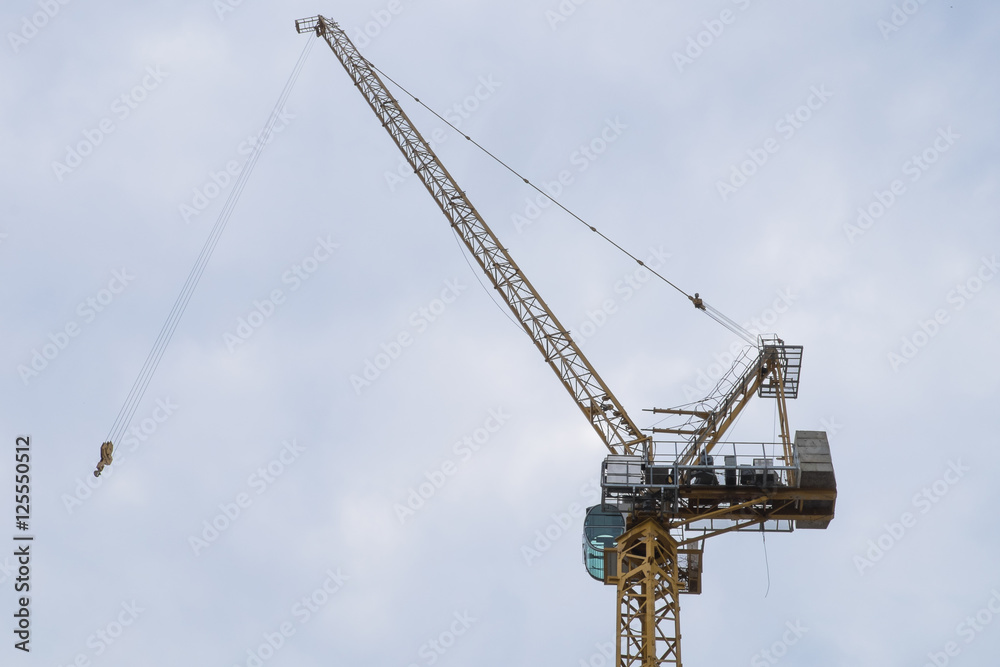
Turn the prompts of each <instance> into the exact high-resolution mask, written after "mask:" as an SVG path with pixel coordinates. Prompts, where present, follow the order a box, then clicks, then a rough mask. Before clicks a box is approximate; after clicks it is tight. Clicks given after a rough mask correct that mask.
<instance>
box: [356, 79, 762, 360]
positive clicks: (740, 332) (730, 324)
mask: <svg viewBox="0 0 1000 667" xmlns="http://www.w3.org/2000/svg"><path fill="white" fill-rule="evenodd" d="M365 62H367V63H368V65H369V66H371V68H372V69H374V70H375V71H376V72H378V73H379V74H381V75H382V76H383V77H385V78H386V80H387V81H389V82H390V83H392V84H393V85H394V86H396V87H397V88H399V89H400V90H401V91H403V93H405V94H406V95H409V96H410V97H411V98H412V99H413V101H414V102H416V103H417V104H419V105H420V106H422V107H423V108H424V109H426V110H427V111H429V112H430V113H431V114H433V115H434V116H435V117H437V118H438V120H440V121H441V122H443V123H444V124H446V125H447V126H448V127H450V128H451V129H453V130H455V132H458V134H459V135H461V136H463V137H465V140H466V141H469V142H471V143H472V145H473V146H475V147H476V148H478V149H479V150H481V151H482V152H483V153H485V154H486V155H488V156H489V157H491V158H492V159H493V160H494V161H495V162H496V163H497V164H499V165H500V166H502V167H503V168H504V169H506V170H507V171H509V172H510V173H512V174H514V176H517V177H518V178H519V179H521V180H522V181H524V183H525V184H527V185H528V186H529V187H531V188H532V189H533V190H535V192H537V193H538V194H540V195H542V196H543V197H545V198H546V199H548V200H549V201H550V202H552V203H553V204H555V205H556V206H557V207H558V208H560V209H562V210H563V211H565V212H566V213H568V214H569V215H570V217H572V218H573V219H574V220H576V221H577V222H579V223H580V224H582V225H583V226H585V227H586V228H587V229H589V230H590V231H592V232H594V233H595V234H597V235H598V236H600V237H601V238H602V239H604V240H605V241H606V242H608V243H610V244H611V245H613V246H614V247H615V248H617V249H618V250H619V251H620V252H622V253H624V254H625V255H627V256H628V257H629V258H630V259H632V260H633V261H634V262H635V263H636V264H638V265H639V266H641V267H644V268H645V269H646V270H647V271H649V272H650V273H652V274H653V275H654V276H656V277H657V278H659V279H660V280H662V281H663V282H665V283H666V284H667V285H670V286H671V287H673V288H674V289H675V290H677V291H678V292H680V293H681V294H683V295H684V296H686V297H687V298H688V299H689V300H690V301H691V303H693V304H694V306H695V308H697V309H698V310H701V311H702V312H704V313H705V314H706V315H708V316H709V317H711V318H712V319H713V320H715V321H716V322H718V323H719V324H721V325H722V326H724V327H725V328H727V329H729V330H730V331H731V332H733V333H735V334H736V335H737V336H739V337H740V338H742V339H743V340H745V341H747V342H749V343H750V344H751V345H755V344H756V342H757V340H756V338H755V337H754V336H753V334H751V333H750V332H749V331H747V330H746V329H744V328H743V327H742V326H740V325H739V324H738V323H737V322H736V321H734V320H732V319H730V318H728V317H726V316H725V315H723V314H722V313H721V312H720V311H719V310H718V309H716V308H712V307H711V306H709V305H708V304H706V303H705V302H704V300H703V299H701V298H700V297H699V296H698V294H697V293H695V294H694V296H692V295H690V294H688V293H687V292H685V291H684V290H683V289H681V288H680V287H678V286H677V285H675V284H674V283H673V282H671V281H670V280H668V279H667V278H665V277H664V276H663V275H661V274H660V273H659V272H657V271H656V270H655V269H653V268H651V267H649V266H647V265H646V264H645V263H644V262H643V261H642V260H641V259H639V258H638V257H636V256H635V255H633V254H632V253H631V252H629V251H628V250H626V249H625V248H623V247H622V246H620V245H619V244H618V243H617V242H615V241H614V240H612V239H611V238H610V237H609V236H607V235H606V234H604V232H602V231H600V230H599V229H597V227H595V226H594V225H591V224H590V223H589V222H587V221H586V220H584V219H583V218H581V217H580V216H578V215H577V214H576V213H574V212H573V211H571V210H569V209H568V208H566V207H565V206H563V205H562V203H560V202H559V201H558V200H556V199H555V198H554V197H552V196H551V195H550V194H549V193H548V192H546V191H544V190H542V189H541V188H539V187H538V186H537V185H535V184H534V183H532V182H531V181H529V180H528V179H527V178H525V177H524V176H522V175H521V174H520V173H519V172H518V171H517V170H515V169H514V168H513V167H511V166H510V165H508V164H507V163H506V162H504V161H503V160H501V159H500V158H499V157H497V156H496V155H494V154H493V153H491V152H490V151H489V150H488V149H486V148H485V147H484V146H483V145H482V144H480V143H479V142H477V141H476V140H475V139H473V138H472V137H470V136H469V135H467V134H465V133H464V132H462V131H461V130H459V129H458V128H457V127H456V126H455V125H453V124H452V123H451V121H449V120H448V119H447V118H445V117H444V116H442V115H441V114H439V113H438V112H437V111H435V110H434V109H432V108H430V107H429V106H427V105H426V104H425V103H423V102H421V101H420V98H419V97H417V96H416V95H414V94H413V93H411V92H410V91H409V90H407V89H406V88H405V87H403V86H402V85H401V84H400V83H398V82H397V81H396V80H395V79H393V78H392V77H391V76H389V75H388V74H386V73H385V72H383V71H382V70H381V69H379V68H378V67H376V66H375V65H374V64H373V63H372V62H371V61H370V60H367V59H365Z"/></svg>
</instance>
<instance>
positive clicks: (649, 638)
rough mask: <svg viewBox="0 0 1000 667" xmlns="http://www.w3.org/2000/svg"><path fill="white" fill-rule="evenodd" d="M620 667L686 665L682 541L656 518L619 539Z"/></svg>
mask: <svg viewBox="0 0 1000 667" xmlns="http://www.w3.org/2000/svg"><path fill="white" fill-rule="evenodd" d="M617 552H618V553H617V556H618V569H617V584H618V613H617V624H618V650H617V658H616V660H617V663H616V664H617V665H618V667H658V666H659V665H677V666H678V667H679V665H680V664H681V621H680V604H679V595H680V581H679V576H678V569H677V541H676V540H674V538H673V537H671V536H670V532H669V531H668V530H667V529H666V528H665V527H664V526H663V524H662V523H661V522H660V521H659V520H658V519H655V518H649V519H646V520H644V521H642V522H641V523H639V524H638V525H636V526H634V527H633V528H631V529H629V530H628V531H626V532H624V533H622V535H621V536H620V537H619V538H618V549H617Z"/></svg>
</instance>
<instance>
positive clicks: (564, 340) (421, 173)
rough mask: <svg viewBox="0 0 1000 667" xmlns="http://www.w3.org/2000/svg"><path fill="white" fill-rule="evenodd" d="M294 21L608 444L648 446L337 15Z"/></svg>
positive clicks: (635, 449) (619, 450)
mask: <svg viewBox="0 0 1000 667" xmlns="http://www.w3.org/2000/svg"><path fill="white" fill-rule="evenodd" d="M296 28H297V29H298V31H299V32H310V31H315V32H316V34H317V35H319V36H321V37H323V38H324V39H325V40H326V42H327V44H328V45H329V46H330V48H331V49H332V50H333V52H334V54H336V56H337V59H338V60H340V62H341V64H342V65H343V66H344V69H345V70H347V73H348V75H350V77H351V80H352V81H353V82H354V85H355V86H357V88H358V90H359V91H361V94H362V95H363V96H364V98H365V100H366V101H367V102H368V104H369V106H371V108H372V111H374V112H375V115H376V116H378V119H379V120H380V121H381V123H382V126H383V127H384V128H385V129H386V131H387V132H388V133H389V135H390V136H391V137H392V139H393V141H394V142H395V143H396V146H398V147H399V150H400V151H401V152H402V153H403V155H404V157H405V158H406V161H407V162H408V163H409V164H410V166H411V167H412V168H413V171H414V172H415V173H416V174H417V176H418V177H419V178H420V181H421V182H422V183H423V184H424V186H425V187H426V188H427V191H428V192H430V194H431V196H432V197H433V198H434V201H436V202H437V204H438V206H440V208H441V211H442V212H443V213H444V214H445V216H446V217H447V218H448V220H449V222H450V223H451V226H452V228H453V229H454V230H455V231H456V233H457V234H458V235H459V237H460V238H461V240H462V242H463V243H464V244H465V246H466V247H467V248H468V249H469V252H471V253H472V255H473V257H475V259H476V262H477V263H478V264H479V266H480V267H481V268H482V269H483V271H484V272H485V273H486V275H487V276H488V277H489V280H490V282H492V283H493V286H494V288H495V289H496V290H497V292H498V293H499V294H500V296H501V298H502V299H503V300H504V302H505V303H506V304H507V305H508V306H509V307H510V309H511V311H512V312H513V313H514V316H515V317H516V318H517V320H518V322H520V324H521V326H522V327H524V330H525V331H526V332H527V333H528V335H529V336H530V337H531V340H532V341H533V342H534V343H535V345H536V346H537V347H538V349H539V350H540V351H541V353H542V355H543V357H544V358H545V361H546V362H548V364H549V366H550V367H551V368H552V370H553V371H555V373H556V375H557V376H559V379H560V381H561V382H562V383H563V385H564V386H565V387H566V389H567V391H569V393H570V395H571V396H572V397H573V399H574V401H575V402H576V404H577V405H578V406H579V407H580V409H581V410H582V411H583V413H584V415H586V417H587V419H588V421H589V422H590V423H591V425H592V426H593V427H594V429H595V430H596V431H597V433H598V435H599V436H600V437H601V439H602V441H603V442H604V443H605V444H606V445H607V446H608V449H610V450H611V452H612V453H614V454H639V453H642V448H643V443H644V442H645V441H647V440H648V436H646V435H643V434H642V433H641V432H640V430H639V429H638V427H636V425H635V424H634V423H633V422H632V420H631V418H629V416H628V414H627V413H626V412H625V409H624V408H623V407H622V405H621V404H620V403H619V402H618V399H617V398H615V396H614V395H613V394H612V393H611V390H610V389H609V388H608V387H607V385H605V384H604V381H603V380H601V378H600V376H598V374H597V371H595V370H594V368H593V367H592V366H591V365H590V362H589V361H587V359H586V358H585V357H584V356H583V353H582V352H581V351H580V349H579V347H577V345H576V343H575V342H574V341H573V339H572V338H571V337H570V335H569V332H568V331H566V329H564V328H563V326H562V325H561V324H560V323H559V321H558V320H557V319H556V317H555V315H553V314H552V312H551V311H550V310H549V308H548V306H547V305H546V304H545V302H544V301H543V300H542V297H541V296H539V294H538V292H536V291H535V289H534V287H532V286H531V283H529V282H528V279H527V278H525V276H524V274H523V273H522V272H521V270H520V269H519V268H518V267H517V265H516V264H515V263H514V260H513V259H512V258H511V257H510V255H509V254H508V253H507V250H506V249H505V248H504V247H503V246H502V245H501V244H500V241H499V240H498V239H497V237H496V236H495V235H494V234H493V232H492V230H490V228H489V227H488V226H487V225H486V223H485V222H484V221H483V219H482V217H481V216H480V215H479V213H478V212H477V211H476V209H475V208H474V207H473V206H472V204H471V203H470V202H469V200H468V198H467V197H466V196H465V193H464V192H463V191H462V190H461V189H460V188H459V187H458V185H457V184H456V183H455V181H454V179H453V178H452V177H451V175H450V174H449V173H448V171H447V169H445V168H444V166H443V165H442V164H441V162H440V160H439V159H438V157H437V155H435V154H434V152H433V151H432V150H431V147H430V145H428V143H427V142H426V141H425V140H424V138H423V137H422V136H421V135H420V132H418V131H417V129H416V128H415V127H414V126H413V124H412V123H411V122H410V119H409V118H408V117H407V115H406V113H405V112H404V111H403V110H402V108H401V107H400V106H399V104H398V102H397V100H396V99H394V98H393V97H392V95H391V94H390V92H389V90H388V89H387V88H386V86H385V84H384V83H383V82H382V80H381V79H380V78H379V76H378V74H377V72H376V71H375V69H374V67H373V66H372V65H371V64H370V63H369V62H368V61H367V60H365V58H364V57H363V56H362V55H361V54H360V53H359V52H358V50H357V48H355V46H354V44H352V43H351V41H350V39H348V37H347V34H346V33H345V32H344V31H343V29H341V28H340V26H339V25H338V24H337V23H336V22H334V21H331V20H329V19H326V18H324V17H322V16H317V17H313V18H311V19H303V20H300V21H297V22H296Z"/></svg>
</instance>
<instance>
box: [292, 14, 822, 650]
mask: <svg viewBox="0 0 1000 667" xmlns="http://www.w3.org/2000/svg"><path fill="white" fill-rule="evenodd" d="M295 27H296V29H297V30H298V32H300V33H310V32H312V33H315V34H316V35H317V36H318V37H322V38H323V39H324V40H326V42H327V44H328V45H329V46H330V48H331V50H333V52H334V54H335V55H336V56H337V59H338V60H339V61H340V63H341V64H342V65H343V66H344V69H345V70H346V71H347V73H348V75H349V76H350V77H351V80H352V81H353V82H354V85H355V86H356V87H357V88H358V90H359V91H360V92H361V94H362V96H363V97H364V98H365V100H366V101H367V102H368V104H369V106H370V107H371V108H372V111H374V112H375V115H376V116H377V117H378V119H379V121H380V122H381V123H382V126H383V127H384V128H385V129H386V131H387V132H388V133H389V135H390V136H391V137H392V139H393V141H394V142H395V143H396V146H397V147H398V148H399V150H400V151H401V152H402V153H403V156H404V157H405V158H406V161H407V162H408V163H409V165H410V166H411V167H412V168H413V171H414V173H416V174H417V176H418V177H419V179H420V181H421V182H422V183H423V184H424V186H425V187H426V188H427V191H428V192H429V193H430V195H431V197H433V199H434V201H435V202H437V204H438V206H439V207H440V208H441V211H442V212H443V213H444V215H445V217H446V218H447V219H448V221H449V223H450V224H451V227H452V229H453V230H454V231H455V233H456V234H457V235H458V236H459V238H460V239H461V241H462V242H463V243H464V244H465V246H466V248H468V250H469V252H470V253H472V256H473V257H474V258H475V259H476V262H477V263H478V264H479V266H480V268H481V269H482V270H483V272H484V273H485V274H486V275H487V277H488V278H489V280H490V282H491V283H492V284H493V287H494V288H495V289H496V290H497V292H498V293H499V294H500V296H501V298H502V299H503V300H504V302H505V303H506V304H507V306H508V307H509V308H510V310H511V312H512V313H513V314H514V316H515V317H516V318H517V321H518V322H519V323H520V324H521V326H522V327H523V328H524V330H525V332H527V334H528V336H529V337H530V338H531V340H532V342H534V344H535V345H536V347H538V349H539V351H540V352H541V353H542V356H543V358H544V359H545V361H546V362H547V363H548V364H549V366H550V367H551V368H552V370H553V371H554V372H555V373H556V375H557V376H558V377H559V380H560V381H561V382H562V384H563V386H564V387H565V388H566V390H567V391H568V392H569V393H570V395H571V396H572V397H573V400H574V401H575V402H576V404H577V406H578V407H579V408H580V410H581V411H582V412H583V414H584V415H585V416H586V418H587V420H588V422H590V424H591V426H593V428H594V430H595V431H596V432H597V434H598V436H600V438H601V440H602V442H604V444H605V445H606V446H607V447H608V449H609V451H610V454H609V455H608V456H607V457H606V458H605V460H604V463H603V464H602V468H601V488H602V499H601V504H600V505H596V506H594V507H591V508H588V513H587V518H586V520H585V523H584V544H583V555H584V564H585V565H586V566H587V570H588V572H589V573H590V575H591V576H592V577H594V578H595V579H598V580H600V581H602V582H603V583H605V584H608V585H613V586H615V587H616V589H617V611H616V626H617V649H616V664H617V665H618V667H657V666H659V665H676V666H677V667H679V666H680V665H681V650H680V637H681V634H680V618H679V596H680V594H682V593H689V594H697V593H700V592H701V571H702V549H703V542H704V540H705V539H706V538H708V537H713V536H715V535H721V534H724V533H728V532H732V531H742V530H755V531H756V530H773V531H781V532H791V530H793V529H794V528H795V527H798V528H813V529H815V528H826V527H827V525H828V524H829V522H830V520H831V519H832V518H833V515H834V507H835V503H836V497H837V491H836V479H835V476H834V471H833V464H832V460H831V458H830V450H829V443H828V441H827V438H826V434H825V433H824V432H821V431H797V432H796V433H795V437H794V440H793V439H792V437H791V434H790V432H789V429H788V418H787V410H786V406H785V400H786V398H795V397H796V396H797V394H798V383H799V371H800V367H801V362H802V347H801V346H793V345H785V344H784V342H783V341H781V340H780V339H778V338H777V337H774V336H770V337H759V338H758V344H757V349H756V350H755V352H756V354H755V355H753V356H751V355H750V354H749V352H748V353H747V354H746V356H744V357H741V358H740V359H738V360H737V363H736V364H735V365H734V367H733V369H731V370H730V372H729V374H728V375H727V376H724V377H723V378H722V379H721V380H720V382H719V385H718V386H717V387H716V389H715V390H714V391H713V393H712V394H711V395H710V396H709V397H708V398H706V399H705V400H704V401H701V402H700V403H699V404H698V405H696V406H695V407H693V408H692V407H691V406H685V407H683V408H666V409H661V408H654V409H653V410H652V412H654V413H659V414H666V415H668V418H672V419H675V420H677V421H679V423H676V424H673V425H672V426H670V427H662V426H660V427H656V428H653V429H649V430H650V431H651V432H653V433H658V434H667V435H673V436H679V437H681V438H683V439H682V440H677V441H673V442H670V441H655V442H654V440H653V438H652V436H651V435H647V434H644V433H643V432H642V431H641V430H640V429H639V428H638V427H637V426H636V425H635V423H634V422H633V421H632V419H631V418H630V417H629V416H628V413H627V412H626V411H625V408H624V407H623V406H622V405H621V403H620V402H619V401H618V399H617V398H615V396H614V394H613V393H612V392H611V390H610V389H609V388H608V386H607V385H606V384H605V383H604V381H603V380H602V379H601V378H600V376H599V375H598V374H597V371H596V370H594V368H593V366H591V364H590V362H589V361H588V360H587V358H586V357H585V356H584V355H583V352H582V351H581V350H580V348H579V347H578V346H577V345H576V343H575V342H574V341H573V339H572V338H571V337H570V334H569V332H568V331H567V330H566V329H565V328H564V327H563V326H562V325H561V324H560V323H559V320H558V319H557V318H556V316H555V315H554V314H553V313H552V311H551V310H550V309H549V307H548V306H547V305H546V304H545V301H544V300H543V299H542V297H541V296H540V295H539V294H538V292H537V291H536V290H535V288H534V287H532V285H531V283H530V282H529V281H528V279H527V278H526V277H525V276H524V274H523V273H522V272H521V270H520V269H519V268H518V266H517V264H516V263H515V262H514V260H513V259H512V258H511V256H510V254H509V253H508V252H507V250H506V248H504V247H503V245H502V244H501V243H500V241H499V239H497V237H496V236H495V235H494V233H493V231H492V230H491V229H490V228H489V226H488V225H487V224H486V222H485V221H484V220H483V218H482V217H481V216H480V215H479V212H478V211H477V210H476V209H475V207H474V206H473V205H472V204H471V202H470V201H469V199H468V198H467V197H466V195H465V192H463V191H462V189H461V188H459V186H458V184H457V183H456V182H455V180H454V179H453V178H452V176H451V174H449V173H448V170H447V169H445V167H444V166H443V165H442V164H441V161H440V160H439V159H438V157H437V155H435V154H434V151H433V150H432V149H431V147H430V145H429V144H428V143H427V142H426V141H425V140H424V138H423V137H422V136H421V134H420V132H419V131H418V130H417V129H416V128H415V127H414V126H413V123H412V122H411V121H410V119H409V118H408V117H407V115H406V113H405V112H404V111H403V109H402V108H401V107H400V106H399V104H398V102H397V100H396V99H395V98H394V97H393V96H392V95H391V93H390V92H389V90H388V89H387V88H386V86H385V84H384V83H383V82H382V80H381V78H380V77H379V76H378V72H377V71H376V70H375V68H374V66H372V64H371V63H369V62H368V61H367V60H366V59H365V58H364V57H363V56H362V55H361V54H360V52H359V51H358V50H357V48H356V47H355V46H354V44H353V43H352V42H351V41H350V39H349V38H348V37H347V34H346V33H345V32H344V30H343V29H342V28H341V27H340V26H339V25H338V24H337V23H336V22H334V21H332V20H330V19H327V18H325V17H323V16H314V17H312V18H307V19H300V20H298V21H296V22H295ZM696 296H697V295H696ZM698 303H699V302H698V301H696V302H695V304H696V306H697V305H698ZM753 396H762V397H766V398H774V399H776V402H777V413H778V421H779V422H780V425H781V428H780V442H777V443H727V442H723V440H722V437H723V436H724V435H725V433H726V432H727V430H728V429H729V427H730V426H731V425H732V424H733V423H734V422H735V420H736V418H737V417H738V416H739V415H740V413H741V412H742V410H743V409H744V407H746V405H747V403H748V402H749V400H750V399H751V398H752V397H753ZM713 452H714V453H718V452H721V454H722V456H721V458H722V459H723V463H721V464H717V463H716V461H715V459H717V458H720V457H719V456H717V455H714V454H713Z"/></svg>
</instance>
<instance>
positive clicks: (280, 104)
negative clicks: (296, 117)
mask: <svg viewBox="0 0 1000 667" xmlns="http://www.w3.org/2000/svg"><path fill="white" fill-rule="evenodd" d="M314 43H315V40H311V39H310V40H307V42H306V45H305V47H304V48H303V49H302V53H301V54H300V55H299V59H298V60H297V61H296V63H295V67H294V68H292V73H291V75H289V77H288V80H287V81H286V82H285V86H284V88H282V90H281V94H280V95H279V96H278V101H277V102H275V104H274V108H273V109H272V110H271V114H270V115H269V116H268V118H267V122H266V123H264V129H263V130H261V132H260V134H259V135H258V141H257V143H256V145H255V146H254V147H253V150H252V152H251V153H250V155H249V156H248V157H247V160H246V163H245V164H244V165H243V169H242V170H241V171H240V174H239V176H238V177H237V179H236V182H235V184H234V185H233V189H232V190H231V191H230V192H229V197H228V198H227V199H226V202H225V204H224V205H223V207H222V211H221V212H220V213H219V217H218V219H217V220H216V221H215V225H214V226H213V227H212V231H211V233H209V235H208V239H206V241H205V245H204V247H202V249H201V253H200V254H199V255H198V259H197V260H195V263H194V266H193V267H192V268H191V273H189V274H188V277H187V280H186V281H185V282H184V286H183V287H182V288H181V291H180V294H178V295H177V300H176V301H174V305H173V308H171V309H170V313H169V314H168V315H167V319H166V321H165V322H164V323H163V328H162V329H160V334H159V335H158V336H157V337H156V341H155V342H154V343H153V349H151V350H150V351H149V356H147V357H146V361H145V363H143V365H142V369H141V370H140V371H139V375H138V377H136V379H135V382H133V383H132V388H131V389H130V390H129V393H128V396H127V397H126V398H125V403H124V404H123V405H122V407H121V409H120V410H119V411H118V416H117V417H115V421H114V423H113V424H112V425H111V428H110V430H109V431H108V436H107V440H106V441H105V442H104V444H103V445H102V446H101V462H100V463H99V464H98V467H97V470H95V471H94V476H95V477H98V476H100V474H101V470H102V469H103V468H104V467H105V466H107V465H110V464H111V461H112V456H113V453H114V451H116V450H117V443H118V442H119V441H120V440H121V438H122V436H123V435H125V431H126V429H127V428H128V425H129V424H130V423H131V421H132V417H133V416H134V415H135V411H136V410H137V409H138V407H139V403H140V401H141V400H142V397H143V394H145V393H146V388H147V387H148V386H149V382H150V380H152V379H153V375H154V373H156V368H157V367H158V366H159V364H160V360H161V359H162V358H163V353H164V352H165V351H166V349H167V345H169V344H170V339H171V338H173V335H174V331H175V330H176V329H177V324H178V323H179V322H180V320H181V317H182V316H183V315H184V311H185V310H186V309H187V305H188V302H189V301H190V300H191V295H192V294H194V290H195V288H196V287H198V282H199V281H200V280H201V276H202V274H203V273H204V272H205V267H206V266H208V261H209V260H210V259H211V258H212V253H213V252H214V251H215V247H216V246H217V245H218V243H219V238H220V237H221V236H222V232H223V231H225V228H226V225H227V224H228V223H229V219H230V218H231V217H232V215H233V210H234V209H235V208H236V204H237V203H238V202H239V199H240V196H241V195H242V194H243V190H244V189H245V188H246V184H247V181H248V180H249V179H250V174H251V173H252V172H253V169H254V167H255V166H256V165H257V161H258V160H259V159H260V154H261V152H263V150H264V146H265V144H267V143H268V141H270V138H271V134H272V132H273V130H274V125H275V123H276V122H277V120H278V117H279V115H280V114H281V112H282V111H283V109H284V107H285V103H286V102H287V101H288V97H289V95H290V94H291V92H292V89H293V88H294V87H295V82H296V81H297V80H298V78H299V74H300V72H301V71H302V67H303V65H305V62H306V59H307V57H308V55H309V52H310V51H311V50H312V46H313V44H314Z"/></svg>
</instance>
